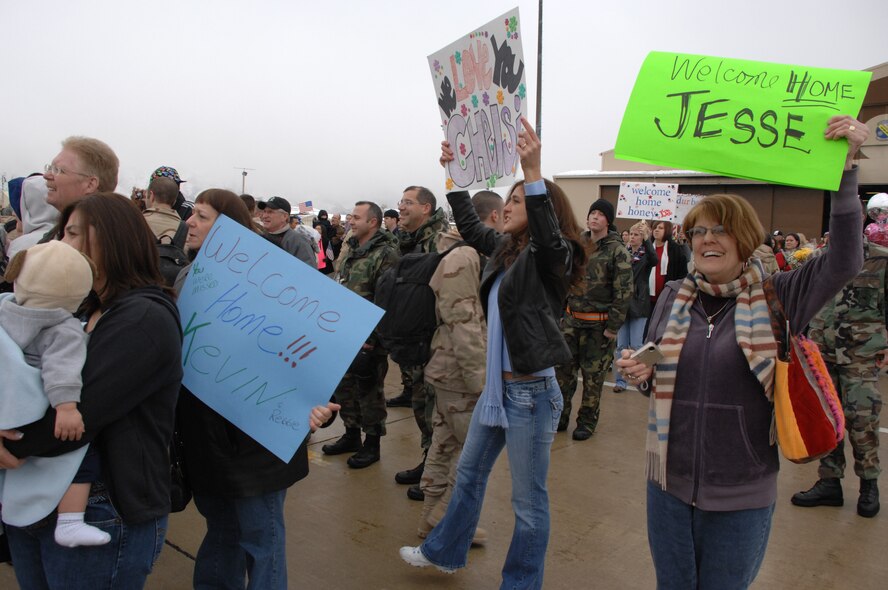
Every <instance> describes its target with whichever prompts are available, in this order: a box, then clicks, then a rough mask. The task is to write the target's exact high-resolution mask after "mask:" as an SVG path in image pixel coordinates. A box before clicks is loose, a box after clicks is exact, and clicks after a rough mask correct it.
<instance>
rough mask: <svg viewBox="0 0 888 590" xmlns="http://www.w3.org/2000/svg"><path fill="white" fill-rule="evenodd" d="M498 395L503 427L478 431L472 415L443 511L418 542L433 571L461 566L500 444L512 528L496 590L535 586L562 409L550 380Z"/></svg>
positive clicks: (513, 386)
mask: <svg viewBox="0 0 888 590" xmlns="http://www.w3.org/2000/svg"><path fill="white" fill-rule="evenodd" d="M504 389H505V392H504V395H503V407H504V408H505V410H506V416H507V418H508V420H509V427H508V428H506V429H503V428H496V427H490V426H484V425H483V424H481V423H480V422H479V420H478V416H479V412H478V411H475V412H474V413H473V415H472V421H471V423H470V424H469V432H468V435H467V436H466V443H465V446H464V447H463V451H462V455H461V456H460V458H459V465H458V466H457V473H456V487H455V488H454V490H453V495H452V497H451V499H450V504H449V505H448V507H447V513H446V514H445V515H444V518H443V519H442V520H441V522H440V523H439V524H438V526H436V527H435V528H434V529H433V530H432V532H431V533H430V534H429V536H428V537H427V538H426V540H425V543H423V544H422V553H423V555H425V556H426V559H428V560H429V561H431V562H432V563H434V564H437V565H440V566H444V567H448V568H460V567H465V565H466V558H467V556H468V553H469V547H470V545H471V543H472V536H473V535H474V532H475V527H476V526H477V525H478V517H479V516H480V515H481V504H482V503H483V501H484V491H485V489H486V487H487V479H488V477H489V476H490V472H491V470H492V469H493V465H494V463H496V459H497V457H498V456H499V454H500V451H502V450H503V446H505V447H506V450H507V451H508V453H509V467H510V469H511V472H512V508H513V510H514V511H515V530H514V531H513V533H512V544H511V545H510V546H509V553H508V554H507V555H506V563H505V564H504V565H503V572H502V573H503V583H502V586H501V588H542V586H543V567H544V565H545V560H546V547H547V545H548V543H549V492H548V490H547V489H546V477H547V475H548V472H549V450H550V448H551V447H552V441H553V440H554V439H555V428H556V427H557V426H558V419H559V417H560V416H561V409H562V407H563V402H562V399H561V390H560V389H559V388H558V382H557V381H556V380H555V378H554V377H543V378H540V379H534V380H531V381H511V382H506V383H505V384H504ZM479 407H480V406H479Z"/></svg>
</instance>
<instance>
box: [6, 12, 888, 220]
mask: <svg viewBox="0 0 888 590" xmlns="http://www.w3.org/2000/svg"><path fill="white" fill-rule="evenodd" d="M518 5H519V6H520V10H521V19H522V22H521V31H522V35H523V43H524V52H525V65H526V70H527V81H528V90H529V92H528V95H529V101H530V105H529V112H531V113H533V112H534V109H535V104H534V101H535V96H536V72H537V66H536V44H537V10H538V8H537V4H536V3H535V2H532V1H521V2H519V3H518ZM514 6H515V0H508V1H490V0H488V1H486V2H469V1H466V0H451V1H450V2H424V1H422V0H413V1H407V0H384V1H380V2H367V1H359V0H328V1H325V2H317V1H312V2H306V1H302V0H297V1H276V2H272V1H263V0H253V1H251V2H246V1H240V2H234V1H227V0H216V1H189V0H179V1H168V0H158V1H150V2H138V3H136V2H124V1H114V0H78V1H74V2H71V1H64V0H53V1H41V0H28V1H22V0H0V23H2V25H3V26H2V32H0V43H2V50H0V72H2V73H3V77H4V84H3V90H2V98H0V116H2V119H0V121H2V126H0V172H3V173H5V174H6V175H7V177H8V178H12V177H14V176H21V175H25V174H27V173H29V172H33V171H37V170H42V169H43V165H44V164H45V163H47V162H49V161H50V160H51V159H52V158H53V156H54V155H55V154H56V153H57V152H58V151H59V142H60V141H61V140H62V139H63V138H65V137H67V136H69V135H88V136H93V137H98V138H100V139H102V140H104V141H106V142H107V143H108V144H109V145H110V146H111V147H112V148H113V149H114V150H115V151H116V152H117V155H118V156H119V157H120V161H121V171H120V184H119V186H118V190H119V191H120V192H123V193H124V194H127V195H128V194H129V191H130V188H131V187H132V186H134V185H138V186H144V185H145V184H146V182H147V178H148V176H149V174H150V173H151V171H152V170H153V169H154V168H156V167H157V166H159V165H171V166H175V167H176V168H178V170H179V172H180V173H181V175H182V177H183V178H185V179H187V180H188V181H189V182H188V183H187V184H185V185H183V189H184V191H185V193H186V195H188V196H190V197H192V198H193V196H195V195H196V194H197V192H199V191H200V190H202V189H205V188H209V187H224V188H229V189H232V190H234V191H236V192H240V187H241V172H240V170H236V169H235V167H238V166H240V167H248V168H254V169H255V170H254V171H251V172H250V173H249V176H248V177H247V192H250V193H252V194H254V195H256V196H258V197H261V198H267V197H269V196H272V195H281V196H283V197H286V198H287V199H289V200H290V202H291V203H293V204H294V205H295V203H297V202H299V201H304V200H312V201H313V202H314V204H315V206H316V207H318V206H321V207H326V208H329V209H333V210H346V209H350V208H351V204H353V203H354V202H355V201H356V200H358V199H371V200H375V201H377V202H379V203H381V204H385V205H389V206H393V205H394V203H396V202H397V200H398V199H399V198H400V195H401V191H402V190H403V188H404V187H405V186H407V185H410V184H424V185H426V186H428V187H429V188H431V189H432V190H433V191H434V192H435V193H436V194H437V195H439V196H443V193H444V187H443V185H444V175H443V172H442V169H441V168H440V166H439V165H438V164H437V157H438V152H439V150H438V145H439V142H440V141H441V139H442V138H443V135H442V131H441V128H440V120H439V116H438V108H437V104H436V100H435V91H434V88H433V85H432V78H431V75H430V73H429V70H428V65H427V62H426V56H427V55H429V54H430V53H433V52H435V51H437V50H438V49H440V48H442V47H444V46H445V45H448V44H449V43H451V42H453V41H455V40H456V39H457V38H458V37H460V36H462V35H464V34H467V33H469V32H470V31H471V30H472V29H474V28H475V27H478V26H480V25H482V24H484V23H486V22H488V21H490V20H492V19H493V18H495V17H497V16H499V15H500V14H502V13H504V12H506V11H507V10H509V9H511V8H512V7H514ZM886 23H888V1H886V0H847V1H845V2H840V3H839V2H834V1H827V0H806V1H804V0H745V1H744V2H735V3H717V2H713V1H712V0H707V1H701V0H675V1H671V2H670V1H655V0H620V1H609V2H598V1H596V2H589V1H583V2H580V1H567V0H546V3H545V14H544V33H543V36H544V48H543V55H544V62H543V72H544V76H543V114H542V118H543V168H544V173H545V174H547V175H550V176H551V175H552V174H556V173H559V172H565V171H568V170H577V169H598V168H599V163H600V158H599V155H598V154H599V153H600V152H602V151H604V150H607V149H610V148H612V147H613V144H614V143H615V140H616V136H617V131H618V130H619V125H620V120H621V117H622V115H623V108H624V106H625V104H626V101H627V99H628V97H629V94H630V92H631V90H632V85H633V83H634V81H635V76H636V74H637V73H638V69H639V67H640V66H641V63H642V61H643V59H644V57H645V55H646V54H647V53H648V52H649V51H652V50H662V51H679V52H686V53H698V54H705V55H716V56H725V57H734V58H746V59H754V60H761V61H772V62H779V63H790V64H799V65H808V66H818V67H827V68H844V69H863V68H867V67H871V66H874V65H877V64H880V63H883V62H885V61H888V42H886V41H885V29H884V27H885V24H886Z"/></svg>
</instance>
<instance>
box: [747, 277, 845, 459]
mask: <svg viewBox="0 0 888 590" xmlns="http://www.w3.org/2000/svg"><path fill="white" fill-rule="evenodd" d="M763 287H764V290H765V296H766V299H767V301H768V306H769V307H770V310H771V328H772V329H773V331H774V337H775V338H776V339H777V348H778V353H777V366H776V376H775V380H774V422H775V423H776V427H777V444H778V445H780V451H781V453H783V456H784V457H786V458H787V459H789V460H790V461H792V462H793V463H808V462H809V461H814V460H815V459H819V458H821V457H823V456H825V455H827V454H829V453H830V452H831V451H832V450H833V449H835V448H836V445H838V444H839V442H841V441H842V438H843V437H844V436H845V413H844V411H843V410H842V403H841V401H840V400H839V395H838V393H837V392H836V388H835V386H834V385H833V382H832V378H831V377H830V376H829V371H828V370H827V368H826V363H824V362H823V357H822V356H821V355H820V349H819V348H818V346H817V344H815V343H814V342H812V341H811V340H809V339H808V338H806V337H805V336H794V335H792V333H791V332H790V330H789V322H788V320H787V319H786V315H785V314H784V312H783V306H782V305H781V303H780V300H779V299H777V294H776V293H775V292H774V286H773V284H772V283H771V281H770V280H766V281H765V282H764V283H763Z"/></svg>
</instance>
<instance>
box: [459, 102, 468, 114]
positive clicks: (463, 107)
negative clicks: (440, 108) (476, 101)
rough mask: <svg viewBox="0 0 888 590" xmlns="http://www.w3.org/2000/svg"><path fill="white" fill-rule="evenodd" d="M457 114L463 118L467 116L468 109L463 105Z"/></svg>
mask: <svg viewBox="0 0 888 590" xmlns="http://www.w3.org/2000/svg"><path fill="white" fill-rule="evenodd" d="M459 112H461V113H462V116H463V117H465V116H466V115H468V114H469V109H468V108H467V107H466V105H465V103H463V105H462V106H461V107H460V109H459Z"/></svg>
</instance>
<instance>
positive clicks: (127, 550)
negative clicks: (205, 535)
mask: <svg viewBox="0 0 888 590" xmlns="http://www.w3.org/2000/svg"><path fill="white" fill-rule="evenodd" d="M85 520H86V522H87V523H88V524H91V525H93V526H94V527H97V528H100V529H102V530H103V531H105V532H106V533H108V534H109V535H111V542H109V543H108V544H106V545H99V546H96V547H73V548H68V547H62V546H61V545H59V544H57V543H56V542H55V537H54V533H55V524H56V519H55V517H54V515H51V516H49V517H47V518H45V519H44V520H42V521H40V522H38V523H36V524H34V525H31V526H29V527H25V528H17V527H11V526H8V527H6V533H7V534H8V536H9V548H10V551H11V552H12V561H13V563H14V567H15V577H16V579H17V580H18V583H19V586H21V588H22V590H38V589H39V590H48V589H53V590H100V589H104V588H142V587H144V586H145V580H146V578H147V577H148V574H150V573H151V568H152V566H154V562H155V561H157V558H158V557H159V556H160V550H161V549H162V548H163V540H164V538H165V537H166V531H167V517H166V516H163V517H160V518H155V519H153V520H149V521H147V522H140V523H138V524H125V523H124V522H123V521H122V520H121V519H120V516H118V514H117V511H116V510H115V509H114V507H113V506H112V505H111V503H110V502H109V501H108V500H107V498H103V497H102V498H90V503H89V505H87V507H86V517H85Z"/></svg>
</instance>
